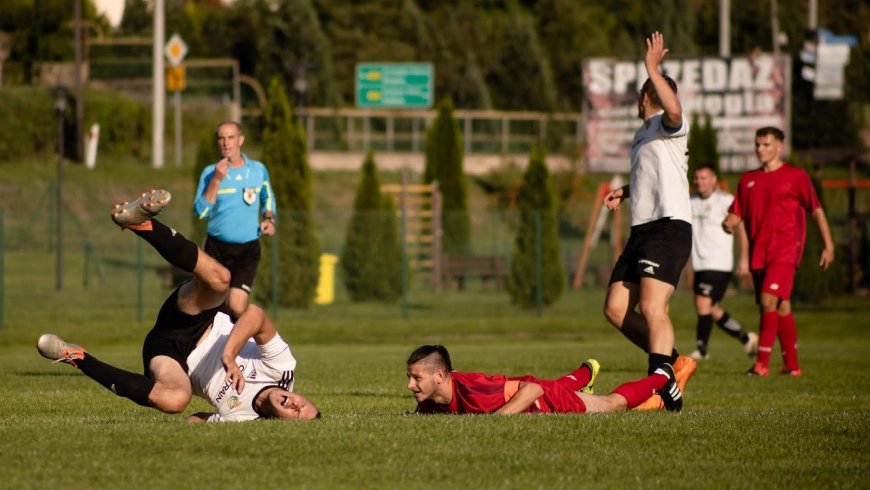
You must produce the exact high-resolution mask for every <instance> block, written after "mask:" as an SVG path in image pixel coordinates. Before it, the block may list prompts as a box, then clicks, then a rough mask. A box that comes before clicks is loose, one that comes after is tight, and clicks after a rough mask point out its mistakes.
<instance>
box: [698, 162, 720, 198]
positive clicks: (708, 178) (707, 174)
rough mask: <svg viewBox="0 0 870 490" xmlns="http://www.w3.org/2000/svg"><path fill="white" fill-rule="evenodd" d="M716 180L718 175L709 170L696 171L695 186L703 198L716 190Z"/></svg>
mask: <svg viewBox="0 0 870 490" xmlns="http://www.w3.org/2000/svg"><path fill="white" fill-rule="evenodd" d="M716 180H717V179H716V174H714V173H713V171H712V170H710V169H709V168H702V169H698V170H696V171H695V186H697V187H698V194H700V195H701V196H702V197H707V196H709V195H710V194H712V193H713V191H714V190H716Z"/></svg>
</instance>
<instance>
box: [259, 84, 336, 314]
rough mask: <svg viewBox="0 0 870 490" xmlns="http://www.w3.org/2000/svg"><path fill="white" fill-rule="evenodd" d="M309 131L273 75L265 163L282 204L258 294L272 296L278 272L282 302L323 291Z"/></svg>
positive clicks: (301, 302)
mask: <svg viewBox="0 0 870 490" xmlns="http://www.w3.org/2000/svg"><path fill="white" fill-rule="evenodd" d="M306 148H307V147H306V143H305V131H304V130H303V129H302V128H301V127H300V126H299V125H298V124H297V123H296V122H295V121H294V118H293V112H292V110H291V109H290V103H289V102H288V100H287V94H286V92H285V89H284V84H283V83H282V82H281V80H279V79H278V78H273V79H272V83H270V84H269V92H268V104H267V106H266V127H265V129H264V130H263V163H264V164H265V165H266V168H267V169H268V170H269V175H270V177H271V180H272V188H273V191H274V196H275V203H276V204H277V208H278V212H277V220H276V230H277V231H276V236H275V237H274V238H273V239H272V240H268V239H267V240H265V241H264V242H263V252H262V257H263V258H262V260H261V261H260V273H259V274H257V290H256V294H257V299H258V300H259V301H261V302H263V303H265V304H270V303H271V301H272V289H273V288H272V284H273V283H272V280H273V278H272V273H273V272H275V273H277V274H278V280H277V283H278V302H279V304H280V305H281V306H288V307H307V306H310V305H311V303H312V302H313V300H314V296H315V294H316V293H317V280H318V277H319V273H320V269H319V267H320V265H319V264H320V263H319V257H320V242H319V240H318V239H317V236H316V235H315V233H314V215H313V214H312V209H311V208H312V191H311V167H310V166H309V165H308V152H307V149H306ZM275 242H277V247H278V263H277V264H275V265H273V264H272V247H273V246H276V244H275Z"/></svg>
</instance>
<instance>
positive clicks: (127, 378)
mask: <svg viewBox="0 0 870 490" xmlns="http://www.w3.org/2000/svg"><path fill="white" fill-rule="evenodd" d="M76 366H77V367H78V368H79V369H80V370H81V371H82V372H83V373H85V374H86V375H87V376H88V377H89V378H91V379H92V380H94V381H96V382H97V383H100V384H101V385H103V387H104V388H106V389H107V390H109V391H111V392H112V393H114V394H116V395H118V396H123V397H124V398H129V399H131V400H133V401H134V402H136V403H137V404H139V405H142V406H143V407H149V406H150V405H149V404H148V395H149V394H151V389H152V388H154V380H153V379H151V378H149V377H147V376H144V375H141V374H136V373H131V372H130V371H124V370H123V369H118V368H116V367H114V366H110V365H108V364H106V363H105V362H102V361H100V360H98V359H97V358H96V357H94V356H92V355H90V354H88V353H87V352H86V353H85V357H84V359H81V360H76Z"/></svg>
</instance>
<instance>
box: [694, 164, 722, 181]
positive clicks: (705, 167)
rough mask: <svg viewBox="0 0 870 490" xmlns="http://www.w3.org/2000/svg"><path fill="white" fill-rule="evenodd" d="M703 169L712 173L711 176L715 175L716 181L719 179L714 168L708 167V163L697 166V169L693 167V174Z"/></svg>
mask: <svg viewBox="0 0 870 490" xmlns="http://www.w3.org/2000/svg"><path fill="white" fill-rule="evenodd" d="M704 169H707V170H709V171H711V172H713V175H715V176H716V178H717V179H718V178H719V173H718V172H716V167H714V166H712V165H710V164H709V163H701V164H699V165H698V166H697V167H695V172H697V171H698V170H704Z"/></svg>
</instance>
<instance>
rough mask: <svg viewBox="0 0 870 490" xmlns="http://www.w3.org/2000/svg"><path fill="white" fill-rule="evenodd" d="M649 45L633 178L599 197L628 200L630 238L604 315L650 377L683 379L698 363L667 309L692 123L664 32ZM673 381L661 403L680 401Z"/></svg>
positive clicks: (686, 244)
mask: <svg viewBox="0 0 870 490" xmlns="http://www.w3.org/2000/svg"><path fill="white" fill-rule="evenodd" d="M646 44H647V52H646V58H645V65H646V70H647V73H648V74H649V79H648V80H647V81H646V82H645V83H644V84H643V88H641V91H640V94H639V95H638V102H637V108H638V117H640V118H641V119H642V120H643V125H642V126H641V128H640V129H639V130H638V131H637V133H635V136H634V142H633V143H632V146H631V178H630V181H629V184H628V185H626V186H624V187H621V188H619V189H616V190H614V191H612V192H611V193H610V194H608V195H607V196H606V197H605V199H604V204H605V205H606V206H607V207H608V208H609V209H611V210H615V209H617V208H618V207H619V205H620V204H621V203H622V201H624V200H625V199H628V198H629V197H630V198H631V207H630V210H631V235H630V236H629V239H628V243H626V245H625V249H624V250H623V252H622V255H620V257H619V259H618V260H617V262H616V265H615V266H614V268H613V273H612V275H611V277H610V285H609V286H608V289H607V298H606V299H605V304H604V315H605V316H606V317H607V319H608V320H609V321H610V323H612V324H613V325H614V326H615V327H616V328H618V329H619V330H620V331H621V332H622V334H623V335H625V336H626V337H627V338H628V339H629V340H631V341H632V342H633V343H634V344H635V345H637V346H638V347H640V348H641V349H643V350H644V351H645V352H647V353H648V354H649V357H648V365H649V366H648V367H649V369H648V374H652V373H653V372H655V371H656V369H659V368H661V367H662V366H665V365H667V367H668V368H671V367H673V369H674V371H675V373H676V376H677V378H680V377H681V373H682V376H690V375H691V373H692V372H694V369H695V367H696V366H697V364H696V363H695V362H694V361H693V360H692V359H691V358H688V357H686V356H679V355H678V354H677V351H676V350H675V349H674V327H673V324H672V323H671V319H670V317H669V316H668V311H667V304H668V300H669V299H670V297H671V294H673V292H674V290H675V288H676V286H677V283H678V282H679V278H680V273H681V272H682V270H683V267H685V265H686V262H687V261H688V259H689V253H690V252H691V249H692V210H691V207H690V205H689V182H688V179H687V177H686V173H687V171H688V150H687V143H688V138H689V122H688V121H687V120H686V118H685V117H683V109H682V106H681V105H680V100H679V99H678V98H677V84H676V82H674V80H673V79H671V78H670V77H666V76H664V75H662V74H661V73H660V72H659V64H660V63H661V62H662V59H663V58H664V56H665V54H666V53H667V51H668V50H667V49H665V47H664V40H663V39H662V35H661V34H660V33H658V32H655V33H653V35H652V36H650V38H649V39H647V40H646ZM637 306H639V307H640V313H638V312H636V311H635V307H637ZM671 384H673V389H672V388H671V387H666V388H665V389H664V390H663V393H661V394H662V400H663V401H664V402H665V405H667V404H668V403H676V401H677V400H678V399H679V398H681V397H682V393H680V390H679V387H678V386H677V385H676V384H675V382H673V383H671ZM669 397H670V398H671V400H668V398H669Z"/></svg>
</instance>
